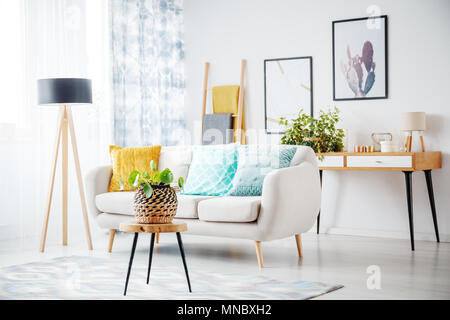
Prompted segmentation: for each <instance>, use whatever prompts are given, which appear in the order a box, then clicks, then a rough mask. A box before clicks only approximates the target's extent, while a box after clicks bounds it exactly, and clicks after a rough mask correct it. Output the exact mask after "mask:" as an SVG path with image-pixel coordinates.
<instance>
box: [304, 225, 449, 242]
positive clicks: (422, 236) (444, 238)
mask: <svg viewBox="0 0 450 320" xmlns="http://www.w3.org/2000/svg"><path fill="white" fill-rule="evenodd" d="M312 231H313V232H315V231H316V229H315V228H314V230H312ZM321 233H325V234H338V235H347V236H362V237H375V238H392V239H409V232H401V231H384V230H371V229H360V228H340V227H331V228H326V227H323V228H322V230H321ZM439 237H440V240H441V242H450V234H442V233H441V234H439ZM414 239H415V240H425V241H436V237H435V235H434V233H425V232H415V233H414Z"/></svg>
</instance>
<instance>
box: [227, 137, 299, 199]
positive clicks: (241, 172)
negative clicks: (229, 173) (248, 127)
mask: <svg viewBox="0 0 450 320" xmlns="http://www.w3.org/2000/svg"><path fill="white" fill-rule="evenodd" d="M296 151H297V149H296V148H280V147H279V146H277V145H274V146H272V145H268V146H258V145H242V146H239V147H238V152H239V156H238V167H237V171H236V175H235V176H234V179H233V182H232V185H233V186H232V188H231V190H230V191H229V192H228V193H227V195H228V196H238V197H239V196H260V195H261V194H262V188H263V182H264V178H265V176H266V175H267V174H268V173H269V172H271V171H273V170H275V169H279V168H286V167H289V164H290V163H291V159H292V157H293V156H294V154H295V152H296Z"/></svg>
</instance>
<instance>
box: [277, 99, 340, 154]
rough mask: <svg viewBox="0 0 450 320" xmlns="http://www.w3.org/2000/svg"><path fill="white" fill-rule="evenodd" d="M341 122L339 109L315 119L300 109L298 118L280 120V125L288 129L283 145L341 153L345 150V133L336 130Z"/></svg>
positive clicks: (283, 138)
mask: <svg viewBox="0 0 450 320" xmlns="http://www.w3.org/2000/svg"><path fill="white" fill-rule="evenodd" d="M338 122H339V109H338V108H336V107H334V109H333V110H328V112H324V111H323V110H320V113H319V117H318V118H317V119H314V118H313V117H312V116H309V115H307V114H306V113H304V112H303V110H302V109H300V112H299V115H298V118H296V119H292V120H290V121H289V120H287V119H286V118H280V124H281V125H282V126H284V127H286V130H285V133H284V136H283V137H282V138H281V143H282V144H291V145H303V146H308V147H311V148H312V149H313V150H314V151H315V152H316V153H319V154H320V153H323V152H339V151H341V150H342V149H343V147H344V143H343V138H344V131H343V130H342V129H338V128H336V124H337V123H338Z"/></svg>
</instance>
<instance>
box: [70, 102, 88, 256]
mask: <svg viewBox="0 0 450 320" xmlns="http://www.w3.org/2000/svg"><path fill="white" fill-rule="evenodd" d="M66 112H67V119H68V122H69V131H70V138H71V142H72V149H73V159H74V162H75V169H76V172H77V180H78V189H79V191H80V200H81V209H82V210H83V219H84V227H85V229H86V236H87V241H88V248H89V250H92V238H91V230H90V228H89V218H88V213H87V207H86V196H85V194H84V186H83V177H82V175H81V166H80V159H79V156H78V147H77V139H76V137H75V128H74V125H73V117H72V110H71V108H70V106H67V109H66Z"/></svg>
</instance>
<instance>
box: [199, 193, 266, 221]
mask: <svg viewBox="0 0 450 320" xmlns="http://www.w3.org/2000/svg"><path fill="white" fill-rule="evenodd" d="M260 207H261V197H221V198H216V199H209V200H203V201H201V202H200V203H199V204H198V217H199V219H200V220H203V221H220V222H251V221H255V220H256V219H257V218H258V214H259V208H260Z"/></svg>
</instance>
